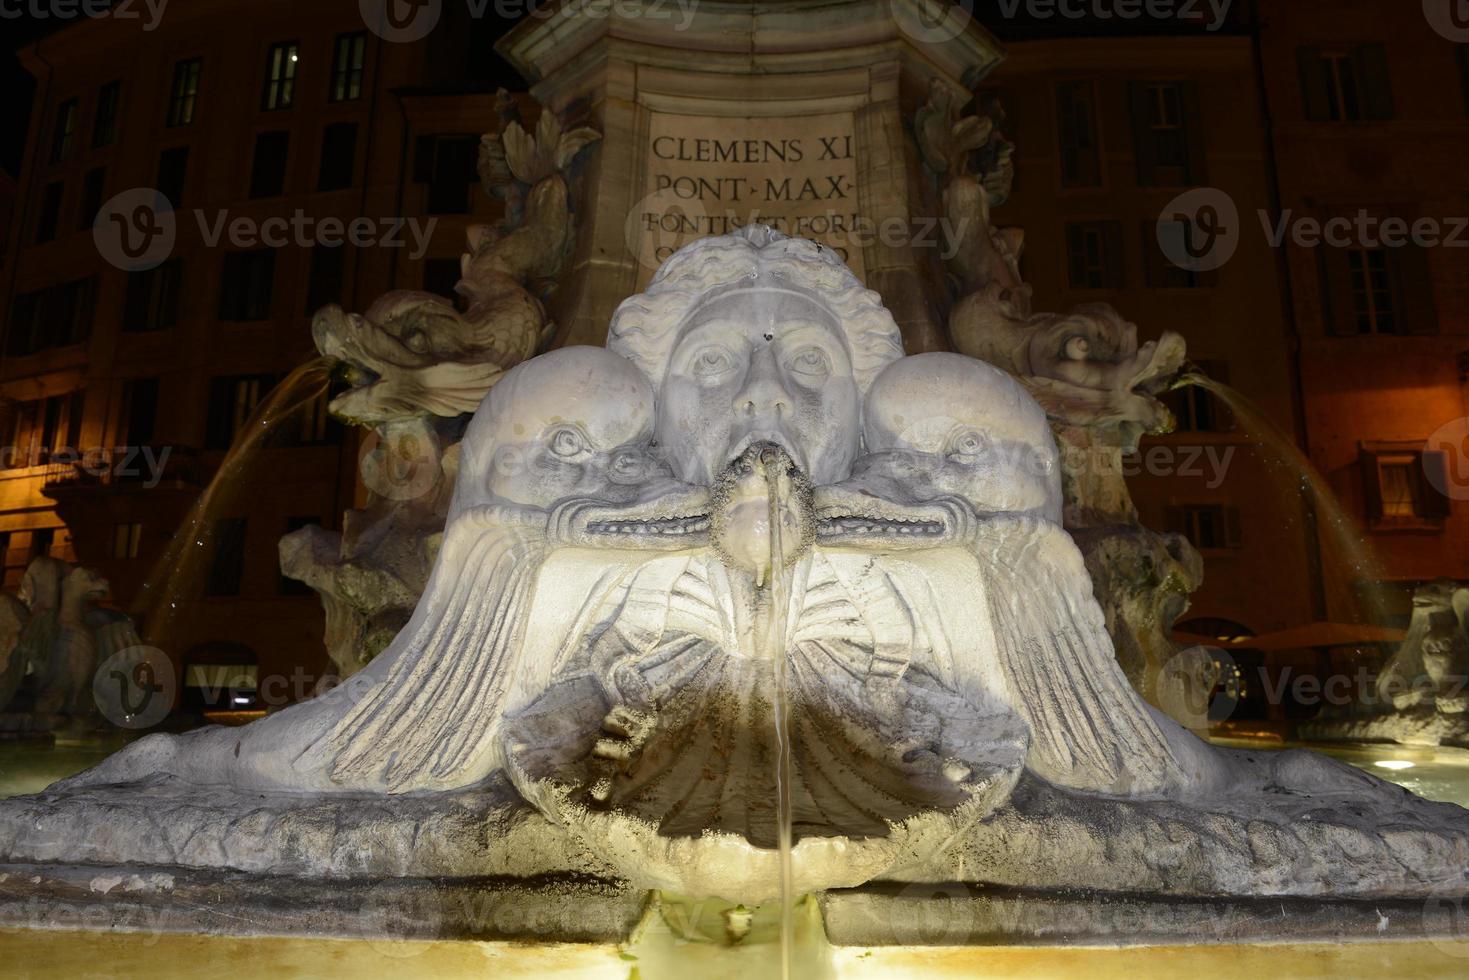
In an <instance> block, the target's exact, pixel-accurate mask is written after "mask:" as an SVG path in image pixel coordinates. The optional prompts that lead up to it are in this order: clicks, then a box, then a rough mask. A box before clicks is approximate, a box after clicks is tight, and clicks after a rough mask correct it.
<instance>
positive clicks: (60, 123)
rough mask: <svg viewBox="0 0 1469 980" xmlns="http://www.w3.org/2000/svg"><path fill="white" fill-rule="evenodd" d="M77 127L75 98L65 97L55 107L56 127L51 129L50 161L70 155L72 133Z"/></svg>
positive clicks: (63, 158)
mask: <svg viewBox="0 0 1469 980" xmlns="http://www.w3.org/2000/svg"><path fill="white" fill-rule="evenodd" d="M76 127H77V100H76V99H67V100H66V101H65V102H63V103H61V105H59V106H57V108H56V128H55V129H53V130H52V131H51V162H52V163H60V162H61V161H62V160H65V159H66V158H67V157H69V156H71V143H72V134H73V133H75V132H76Z"/></svg>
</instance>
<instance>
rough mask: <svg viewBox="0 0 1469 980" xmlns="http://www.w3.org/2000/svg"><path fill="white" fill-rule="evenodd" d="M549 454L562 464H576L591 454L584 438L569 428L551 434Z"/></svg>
mask: <svg viewBox="0 0 1469 980" xmlns="http://www.w3.org/2000/svg"><path fill="white" fill-rule="evenodd" d="M551 453H552V455H554V456H556V457H557V458H558V459H560V460H561V461H562V462H567V463H576V462H580V461H581V460H583V459H585V458H587V457H588V456H590V455H591V454H592V450H591V447H590V446H588V445H587V440H586V437H585V436H583V435H582V434H581V433H580V432H578V431H577V430H576V429H573V428H571V427H569V426H567V427H563V428H560V429H557V430H556V431H555V432H553V433H552V434H551Z"/></svg>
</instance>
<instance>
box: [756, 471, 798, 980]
mask: <svg viewBox="0 0 1469 980" xmlns="http://www.w3.org/2000/svg"><path fill="white" fill-rule="evenodd" d="M761 463H762V464H764V465H763V468H764V470H765V488H766V493H767V495H768V497H769V506H770V511H769V521H770V578H769V582H770V624H769V627H768V629H767V630H766V651H765V652H766V653H767V655H769V657H770V663H771V669H772V670H773V671H774V681H775V683H774V697H775V704H774V724H775V747H776V761H775V798H776V832H777V840H778V846H779V848H780V865H779V866H780V975H781V980H790V976H791V950H792V947H793V944H794V942H795V925H794V921H795V920H794V913H793V908H794V904H795V895H794V894H793V892H794V891H795V888H794V874H793V870H792V855H791V851H792V847H793V841H792V837H793V836H794V834H793V830H792V824H793V817H792V812H793V807H792V801H791V790H792V787H791V764H792V753H791V730H790V727H791V705H790V691H789V677H788V670H787V666H786V625H787V620H788V618H789V615H790V602H791V594H790V591H791V590H790V570H789V569H787V568H786V559H785V556H786V547H785V541H784V538H783V532H784V528H783V522H782V519H781V518H782V511H783V510H784V509H785V505H786V503H787V501H786V499H785V497H786V492H787V491H788V490H789V480H788V479H786V477H785V474H784V472H782V471H783V470H784V465H783V464H784V454H783V453H781V452H779V451H778V450H766V451H765V452H764V453H763V454H762V455H761Z"/></svg>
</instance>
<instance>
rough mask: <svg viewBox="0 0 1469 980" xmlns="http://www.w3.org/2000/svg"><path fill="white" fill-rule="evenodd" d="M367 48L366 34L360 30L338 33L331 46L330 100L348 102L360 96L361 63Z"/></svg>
mask: <svg viewBox="0 0 1469 980" xmlns="http://www.w3.org/2000/svg"><path fill="white" fill-rule="evenodd" d="M366 49H367V35H366V34H365V33H364V32H362V31H357V32H355V33H352V34H338V35H337V40H336V43H335V45H333V48H332V87H331V92H330V94H329V95H328V98H329V100H330V101H332V102H350V101H352V100H353V99H360V98H362V63H363V56H364V55H365V53H366Z"/></svg>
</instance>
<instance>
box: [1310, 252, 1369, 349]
mask: <svg viewBox="0 0 1469 980" xmlns="http://www.w3.org/2000/svg"><path fill="white" fill-rule="evenodd" d="M1316 260H1317V262H1318V263H1319V264H1320V267H1321V311H1322V322H1323V323H1324V324H1325V326H1326V332H1327V333H1329V334H1335V335H1336V336H1338V337H1355V336H1357V335H1358V333H1360V331H1359V330H1358V329H1357V307H1356V303H1355V301H1354V300H1353V299H1352V272H1351V269H1350V267H1349V266H1348V265H1347V253H1346V252H1345V251H1344V250H1342V249H1339V248H1331V247H1329V246H1326V245H1322V246H1320V247H1319V248H1318V249H1317V250H1316Z"/></svg>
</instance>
